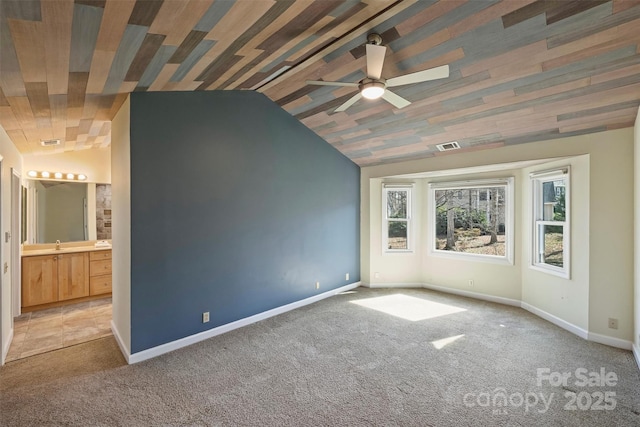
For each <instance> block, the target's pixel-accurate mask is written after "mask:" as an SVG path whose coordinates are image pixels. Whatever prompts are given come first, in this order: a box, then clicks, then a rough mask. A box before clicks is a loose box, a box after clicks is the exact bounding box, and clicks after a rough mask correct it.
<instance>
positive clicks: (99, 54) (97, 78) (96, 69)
mask: <svg viewBox="0 0 640 427" xmlns="http://www.w3.org/2000/svg"><path fill="white" fill-rule="evenodd" d="M115 56H116V53H115V52H110V51H103V50H96V51H95V52H94V53H93V58H92V60H91V70H90V71H89V79H88V81H87V93H90V94H99V93H102V91H103V90H104V85H105V83H106V82H107V77H109V70H110V69H111V64H112V63H113V58H114V57H115Z"/></svg>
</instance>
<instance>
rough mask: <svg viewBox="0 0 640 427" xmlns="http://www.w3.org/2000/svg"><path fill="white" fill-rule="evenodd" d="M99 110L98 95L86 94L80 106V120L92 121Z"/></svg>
mask: <svg viewBox="0 0 640 427" xmlns="http://www.w3.org/2000/svg"><path fill="white" fill-rule="evenodd" d="M99 108H100V95H90V94H87V95H86V96H85V98H84V105H83V106H82V118H83V119H93V118H94V117H95V116H96V114H97V112H98V109H99Z"/></svg>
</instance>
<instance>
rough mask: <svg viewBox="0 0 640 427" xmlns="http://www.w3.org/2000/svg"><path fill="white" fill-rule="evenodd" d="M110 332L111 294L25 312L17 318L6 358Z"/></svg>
mask: <svg viewBox="0 0 640 427" xmlns="http://www.w3.org/2000/svg"><path fill="white" fill-rule="evenodd" d="M108 335H111V298H110V297H109V298H103V299H99V300H93V301H86V302H81V303H78V304H72V305H66V306H64V307H56V308H49V309H47V310H40V311H33V312H30V313H24V314H22V315H21V316H19V317H16V318H15V319H14V323H13V341H12V343H11V347H10V348H9V354H8V355H7V360H6V361H7V362H10V361H12V360H17V359H22V358H24V357H29V356H33V355H34V354H40V353H46V352H47V351H51V350H57V349H59V348H63V347H69V346H72V345H75V344H80V343H83V342H87V341H91V340H95V339H98V338H102V337H105V336H108Z"/></svg>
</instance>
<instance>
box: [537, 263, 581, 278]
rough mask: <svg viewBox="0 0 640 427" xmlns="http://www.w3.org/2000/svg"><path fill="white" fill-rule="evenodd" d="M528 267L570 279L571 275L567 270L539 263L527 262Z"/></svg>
mask: <svg viewBox="0 0 640 427" xmlns="http://www.w3.org/2000/svg"><path fill="white" fill-rule="evenodd" d="M529 268H530V269H532V270H536V271H539V272H541V273H547V274H550V275H552V276H557V277H560V278H561V279H566V280H571V275H570V274H569V272H568V271H565V270H558V269H555V268H552V267H546V266H542V265H539V264H529Z"/></svg>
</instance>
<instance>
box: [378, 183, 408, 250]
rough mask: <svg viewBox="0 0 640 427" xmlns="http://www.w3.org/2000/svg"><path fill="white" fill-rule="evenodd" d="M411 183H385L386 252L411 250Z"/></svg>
mask: <svg viewBox="0 0 640 427" xmlns="http://www.w3.org/2000/svg"><path fill="white" fill-rule="evenodd" d="M412 189H413V185H411V184H384V185H383V191H382V203H383V210H384V212H383V221H382V222H383V231H382V232H383V239H382V241H383V243H382V244H383V250H384V252H410V251H411V250H412V249H413V242H412V236H411V231H412V230H411V192H412Z"/></svg>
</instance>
